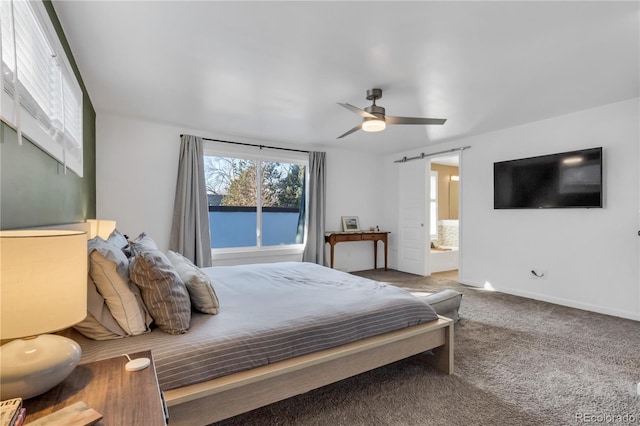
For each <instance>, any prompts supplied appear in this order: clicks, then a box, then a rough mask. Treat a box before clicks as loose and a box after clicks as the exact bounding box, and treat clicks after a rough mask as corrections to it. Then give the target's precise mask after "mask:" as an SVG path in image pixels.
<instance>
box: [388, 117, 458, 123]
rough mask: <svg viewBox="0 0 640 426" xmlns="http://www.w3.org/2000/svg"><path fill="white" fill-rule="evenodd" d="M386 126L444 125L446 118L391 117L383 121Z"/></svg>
mask: <svg viewBox="0 0 640 426" xmlns="http://www.w3.org/2000/svg"><path fill="white" fill-rule="evenodd" d="M384 121H385V122H386V123H387V124H444V122H445V121H447V119H446V118H420V117H391V116H389V115H387V116H386V117H385V119H384Z"/></svg>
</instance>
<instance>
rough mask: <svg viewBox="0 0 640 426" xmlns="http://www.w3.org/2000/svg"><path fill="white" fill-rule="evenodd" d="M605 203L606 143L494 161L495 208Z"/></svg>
mask: <svg viewBox="0 0 640 426" xmlns="http://www.w3.org/2000/svg"><path fill="white" fill-rule="evenodd" d="M594 207H602V147H600V148H590V149H582V150H579V151H571V152H562V153H559V154H551V155H542V156H539V157H530V158H522V159H518V160H511V161H501V162H498V163H494V164H493V208H494V209H550V208H594Z"/></svg>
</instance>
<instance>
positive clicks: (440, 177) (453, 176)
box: [428, 153, 461, 279]
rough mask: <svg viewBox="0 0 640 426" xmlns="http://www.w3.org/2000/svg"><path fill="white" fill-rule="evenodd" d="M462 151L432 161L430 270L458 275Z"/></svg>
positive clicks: (434, 158) (431, 271)
mask: <svg viewBox="0 0 640 426" xmlns="http://www.w3.org/2000/svg"><path fill="white" fill-rule="evenodd" d="M460 166H461V165H460V153H455V154H447V155H446V156H441V157H433V158H431V161H430V175H431V176H430V183H431V185H430V191H429V199H430V209H429V211H430V237H431V238H430V248H429V251H428V253H429V262H428V263H429V272H430V273H444V272H446V273H447V274H448V275H449V276H452V275H455V276H456V279H457V277H458V272H459V267H460V257H461V256H460V225H461V224H460V216H461V215H460V171H461V170H460Z"/></svg>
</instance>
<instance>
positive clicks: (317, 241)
mask: <svg viewBox="0 0 640 426" xmlns="http://www.w3.org/2000/svg"><path fill="white" fill-rule="evenodd" d="M324 160H325V153H324V152H310V153H309V183H308V187H309V191H308V192H309V222H308V227H307V229H308V233H307V243H306V244H305V246H304V252H303V253H302V261H303V262H313V263H317V264H319V265H324V211H325V204H326V189H325V188H326V177H325V171H324V162H325V161H324Z"/></svg>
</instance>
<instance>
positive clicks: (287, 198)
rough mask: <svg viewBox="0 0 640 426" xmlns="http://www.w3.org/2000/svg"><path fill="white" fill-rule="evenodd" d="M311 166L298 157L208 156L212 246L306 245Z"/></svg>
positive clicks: (207, 172)
mask: <svg viewBox="0 0 640 426" xmlns="http://www.w3.org/2000/svg"><path fill="white" fill-rule="evenodd" d="M307 161H308V160H306V158H305V159H304V160H303V159H302V158H298V159H296V158H295V156H292V157H287V156H284V157H278V158H275V157H265V156H253V155H247V154H221V153H219V152H218V153H216V152H208V153H206V154H205V157H204V166H205V180H206V184H207V197H208V203H209V225H210V232H211V247H212V248H213V249H229V248H249V247H251V248H266V247H274V246H278V247H282V246H291V245H295V244H302V243H303V242H304V241H303V240H304V230H305V222H306V209H305V208H304V207H305V202H306V201H305V200H306V194H305V193H304V191H305V184H304V182H305V179H306V170H307V167H306V166H307Z"/></svg>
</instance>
